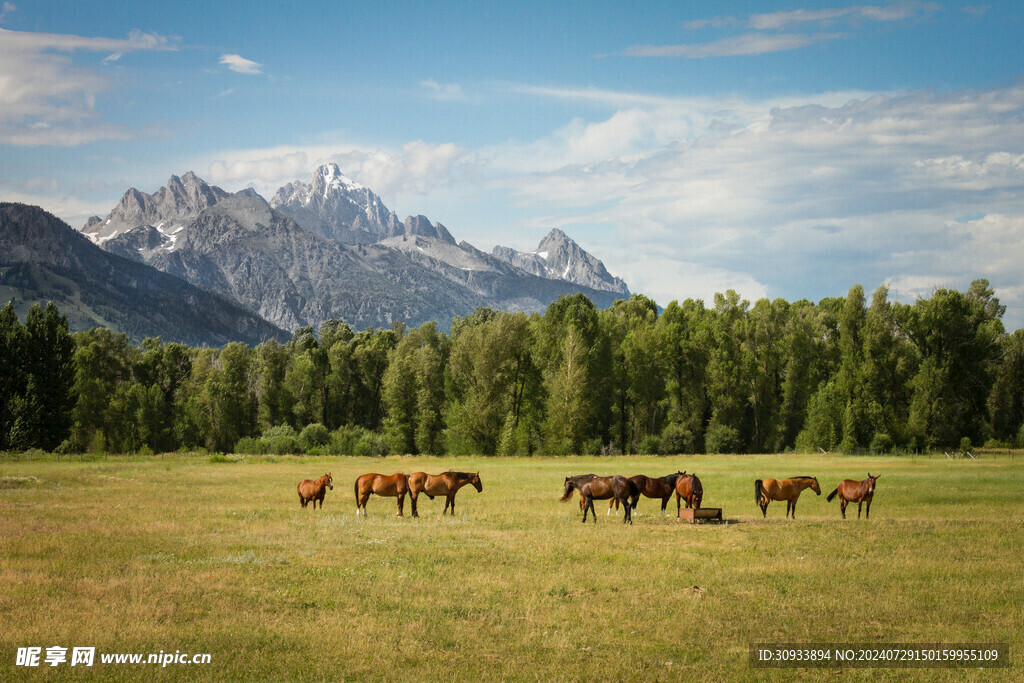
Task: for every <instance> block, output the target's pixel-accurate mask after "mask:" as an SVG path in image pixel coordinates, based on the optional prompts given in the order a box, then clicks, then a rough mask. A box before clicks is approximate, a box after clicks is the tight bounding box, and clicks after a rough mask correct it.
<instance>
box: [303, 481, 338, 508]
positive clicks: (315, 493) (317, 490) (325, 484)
mask: <svg viewBox="0 0 1024 683" xmlns="http://www.w3.org/2000/svg"><path fill="white" fill-rule="evenodd" d="M327 489H330V490H332V491H333V490H334V479H332V478H331V473H330V472H328V473H327V474H325V475H324V476H322V477H320V478H319V479H317V480H316V481H313V480H312V479H303V480H302V481H300V482H299V503H301V504H302V507H306V506H307V505H308V504H309V501H313V509H314V510H316V502H317V501H320V509H321V510H323V509H324V494H325V493H327Z"/></svg>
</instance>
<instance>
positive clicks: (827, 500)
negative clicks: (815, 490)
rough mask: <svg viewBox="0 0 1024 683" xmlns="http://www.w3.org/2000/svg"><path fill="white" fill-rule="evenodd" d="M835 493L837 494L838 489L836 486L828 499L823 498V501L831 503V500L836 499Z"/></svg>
mask: <svg viewBox="0 0 1024 683" xmlns="http://www.w3.org/2000/svg"><path fill="white" fill-rule="evenodd" d="M837 493H839V487H838V486H837V487H836V488H835V489H834V490H833V491H832V493H830V494H828V497H827V498H825V501H826V502H829V503H831V502H832V499H833V498H835V497H836V494H837Z"/></svg>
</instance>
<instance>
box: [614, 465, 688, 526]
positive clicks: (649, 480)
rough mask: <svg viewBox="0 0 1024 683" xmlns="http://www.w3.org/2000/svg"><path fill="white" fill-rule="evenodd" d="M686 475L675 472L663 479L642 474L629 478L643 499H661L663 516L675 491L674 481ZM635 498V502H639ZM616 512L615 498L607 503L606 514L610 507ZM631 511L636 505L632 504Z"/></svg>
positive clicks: (616, 503) (617, 504) (617, 503)
mask: <svg viewBox="0 0 1024 683" xmlns="http://www.w3.org/2000/svg"><path fill="white" fill-rule="evenodd" d="M684 474H686V472H676V473H675V474H666V475H665V476H664V477H657V478H655V477H648V476H645V475H643V474H638V475H636V476H634V477H630V478H629V479H630V481H632V482H633V483H634V484H636V485H637V488H639V489H640V494H641V495H642V496H644V497H645V498H660V499H661V514H662V515H664V514H665V508H667V507H668V501H670V500H671V499H672V493H673V492H674V491H675V490H676V480H677V479H678V478H679V477H681V476H683V475H684ZM639 500H640V499H639V498H637V502H639ZM613 506H614V507H615V509H616V510H618V509H619V501H618V499H616V498H612V499H611V500H609V501H608V514H609V515H610V514H612V507H613ZM633 509H634V510H636V503H633Z"/></svg>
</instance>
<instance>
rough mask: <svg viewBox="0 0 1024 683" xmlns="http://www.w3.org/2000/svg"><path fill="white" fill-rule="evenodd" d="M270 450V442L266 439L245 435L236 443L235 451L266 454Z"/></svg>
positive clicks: (244, 453)
mask: <svg viewBox="0 0 1024 683" xmlns="http://www.w3.org/2000/svg"><path fill="white" fill-rule="evenodd" d="M268 452H270V442H269V441H267V440H266V439H254V438H253V437H251V436H245V437H242V438H241V439H239V440H238V443H236V444H235V453H241V454H242V455H266V454H267V453H268Z"/></svg>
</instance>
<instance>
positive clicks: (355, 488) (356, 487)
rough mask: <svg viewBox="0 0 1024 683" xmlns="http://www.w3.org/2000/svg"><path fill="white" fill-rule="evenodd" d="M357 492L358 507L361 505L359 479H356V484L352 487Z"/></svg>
mask: <svg viewBox="0 0 1024 683" xmlns="http://www.w3.org/2000/svg"><path fill="white" fill-rule="evenodd" d="M352 488H353V489H354V490H355V492H356V507H357V508H358V507H359V480H358V479H356V483H355V485H354V486H353V487H352Z"/></svg>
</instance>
